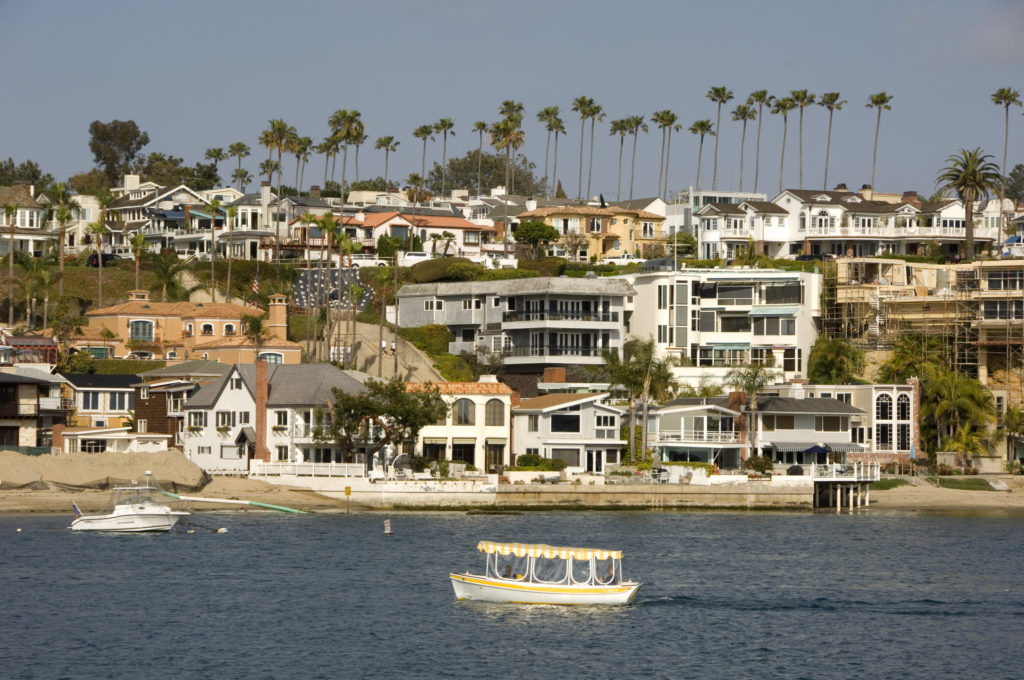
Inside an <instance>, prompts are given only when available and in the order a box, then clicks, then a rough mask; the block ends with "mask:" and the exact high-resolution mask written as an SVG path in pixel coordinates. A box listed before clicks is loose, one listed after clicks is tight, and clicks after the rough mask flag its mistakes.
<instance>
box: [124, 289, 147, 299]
mask: <svg viewBox="0 0 1024 680" xmlns="http://www.w3.org/2000/svg"><path fill="white" fill-rule="evenodd" d="M135 301H139V302H149V291H148V290H130V291H128V302H135Z"/></svg>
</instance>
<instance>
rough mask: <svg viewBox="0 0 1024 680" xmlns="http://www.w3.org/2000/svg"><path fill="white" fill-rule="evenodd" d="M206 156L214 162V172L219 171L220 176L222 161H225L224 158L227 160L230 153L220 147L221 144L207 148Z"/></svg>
mask: <svg viewBox="0 0 1024 680" xmlns="http://www.w3.org/2000/svg"><path fill="white" fill-rule="evenodd" d="M205 158H206V160H208V161H210V162H211V163H213V170H214V172H216V173H217V176H218V177H219V176H220V162H221V161H223V160H227V158H228V155H227V154H226V153H224V149H222V148H220V147H219V146H216V147H213V148H211V149H207V150H206V154H205Z"/></svg>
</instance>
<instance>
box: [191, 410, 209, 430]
mask: <svg viewBox="0 0 1024 680" xmlns="http://www.w3.org/2000/svg"><path fill="white" fill-rule="evenodd" d="M206 418H207V416H206V411H189V413H188V425H189V427H206V423H207V419H206Z"/></svg>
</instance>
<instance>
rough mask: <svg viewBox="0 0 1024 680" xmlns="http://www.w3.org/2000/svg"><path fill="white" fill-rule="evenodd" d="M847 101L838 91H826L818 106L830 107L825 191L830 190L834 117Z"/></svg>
mask: <svg viewBox="0 0 1024 680" xmlns="http://www.w3.org/2000/svg"><path fill="white" fill-rule="evenodd" d="M845 103H846V100H845V99H840V98H839V93H838V92H826V93H825V94H823V95H821V100H820V101H819V102H818V106H824V107H825V108H826V109H828V136H827V137H826V138H825V140H826V141H825V183H824V186H822V187H821V188H822V189H824V190H825V191H828V157H829V153H831V151H832V118H833V117H834V116H835V114H836V111H839V110H840V109H842V108H843V104H845ZM872 188H873V187H872Z"/></svg>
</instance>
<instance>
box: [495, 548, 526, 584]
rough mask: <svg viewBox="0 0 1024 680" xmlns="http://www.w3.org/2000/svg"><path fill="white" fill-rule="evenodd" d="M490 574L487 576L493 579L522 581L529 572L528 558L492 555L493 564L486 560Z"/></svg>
mask: <svg viewBox="0 0 1024 680" xmlns="http://www.w3.org/2000/svg"><path fill="white" fill-rule="evenodd" d="M488 566H489V567H491V569H490V571H491V573H489V574H488V576H492V577H494V578H502V579H508V580H510V581H522V580H523V579H525V578H526V575H527V574H528V573H529V572H530V558H529V557H526V556H523V557H516V556H515V555H497V554H496V555H494V560H493V562H492V561H491V560H488Z"/></svg>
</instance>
